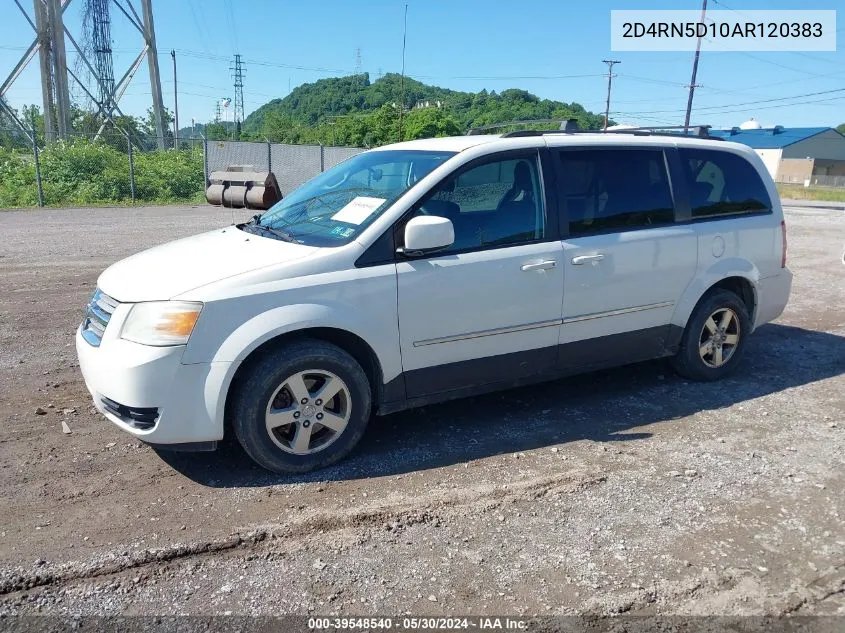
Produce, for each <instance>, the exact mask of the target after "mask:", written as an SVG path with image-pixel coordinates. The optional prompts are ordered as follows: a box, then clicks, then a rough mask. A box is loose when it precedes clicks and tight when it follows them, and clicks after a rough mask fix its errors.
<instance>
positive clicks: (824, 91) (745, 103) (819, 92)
mask: <svg viewBox="0 0 845 633" xmlns="http://www.w3.org/2000/svg"><path fill="white" fill-rule="evenodd" d="M839 92H845V88H835V89H833V90H821V91H818V92H807V93H804V94H800V95H791V96H788V97H775V98H773V99H759V100H757V101H743V102H740V103H728V104H722V105H717V106H703V107H701V108H698V111H699V112H700V111H702V110H722V109H723V108H734V107H738V106H749V105H758V104H765V103H773V102H775V101H789V100H792V99H804V98H806V97H817V96H819V95H826V94H834V93H839ZM784 105H796V104H792V103H789V104H784ZM679 111H680V109H674V110H650V111H648V112H642V113H640V114H670V113H674V112H679Z"/></svg>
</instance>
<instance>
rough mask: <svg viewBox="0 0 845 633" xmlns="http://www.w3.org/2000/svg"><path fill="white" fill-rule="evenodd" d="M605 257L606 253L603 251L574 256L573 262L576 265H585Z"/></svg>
mask: <svg viewBox="0 0 845 633" xmlns="http://www.w3.org/2000/svg"><path fill="white" fill-rule="evenodd" d="M603 259H604V255H603V254H602V253H596V254H595V255H578V256H577V257H573V258H572V264H573V265H575V266H583V265H584V264H587V263H589V262H600V261H601V260H603Z"/></svg>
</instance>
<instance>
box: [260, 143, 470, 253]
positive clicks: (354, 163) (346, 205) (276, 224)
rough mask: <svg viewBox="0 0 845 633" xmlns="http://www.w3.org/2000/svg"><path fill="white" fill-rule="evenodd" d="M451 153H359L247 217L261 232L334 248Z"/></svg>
mask: <svg viewBox="0 0 845 633" xmlns="http://www.w3.org/2000/svg"><path fill="white" fill-rule="evenodd" d="M454 155H455V154H454V152H427V151H414V150H384V151H375V152H364V153H362V154H358V155H357V156H353V157H352V158H350V159H348V160H346V161H344V162H342V163H340V164H339V165H337V166H336V167H333V168H332V169H329V170H328V171H326V172H324V173H322V174H320V175H319V176H317V177H316V178H313V179H312V180H309V181H308V182H306V183H305V184H303V185H301V186H300V187H298V188H297V189H295V190H294V191H293V192H292V193H290V194H289V195H288V196H287V197H285V198H283V199H282V200H280V201H279V202H278V203H277V204H275V205H273V206H272V207H271V208H270V209H269V210H268V211H267V212H266V213H264V214H263V215H261V216H260V218H258V217H256V218H254V219H253V222H252V224H251V225H250V224H247V225H244V228H245V229H247V230H248V227H250V226H252V227H253V228H255V229H258V228H259V227H263V228H265V229H268V230H266V231H264V232H262V234H264V235H267V236H269V237H276V238H277V239H287V240H289V241H294V242H298V243H300V244H306V245H309V246H339V245H341V244H346V243H348V242H349V241H351V240H353V239H355V237H356V236H357V235H358V234H359V233H360V232H361V231H363V230H364V228H366V227H367V226H368V225H369V224H370V223H372V222H373V221H374V220H375V219H376V218H377V217H378V216H379V215H381V214H382V213H383V212H384V211H385V210H386V209H387V208H388V207H389V206H390V205H391V204H393V203H394V202H395V201H396V200H397V199H398V198H399V197H400V196H401V195H402V194H403V193H405V191H407V190H408V189H409V188H410V187H411V186H413V185H414V183H416V182H417V181H418V180H420V179H421V178H423V177H424V176H425V175H427V174H428V173H429V172H430V171H432V170H433V169H434V168H435V167H437V166H439V165H441V164H442V163H443V162H445V161H446V160H448V159H449V158H451V157H452V156H454Z"/></svg>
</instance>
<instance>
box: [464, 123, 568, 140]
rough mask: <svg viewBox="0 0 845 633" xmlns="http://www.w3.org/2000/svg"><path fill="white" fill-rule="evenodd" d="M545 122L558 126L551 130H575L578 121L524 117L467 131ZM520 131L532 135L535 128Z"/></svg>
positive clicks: (476, 131)
mask: <svg viewBox="0 0 845 633" xmlns="http://www.w3.org/2000/svg"><path fill="white" fill-rule="evenodd" d="M541 123H542V124H546V123H557V124H558V125H559V126H560V127H559V128H558V130H552V131H553V132H558V131H559V132H575V131H577V130H578V121H577V120H576V119H525V120H520V121H505V122H503V123H492V124H491V125H482V126H479V127H474V128H470V129H469V131H468V132H467V135H468V136H475V135H476V134H482V133H484V132H489V131H490V130H497V129H499V128H503V127H512V126H514V125H539V124H541ZM521 131H522V132H531V133H532V134H525V136H534V133H535V130H521ZM519 133H520V131H516V132H509V133H508V134H511V135H513V136H519ZM536 133H537V134H543V132H536Z"/></svg>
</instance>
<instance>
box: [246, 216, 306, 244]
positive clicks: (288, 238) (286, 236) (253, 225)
mask: <svg viewBox="0 0 845 633" xmlns="http://www.w3.org/2000/svg"><path fill="white" fill-rule="evenodd" d="M260 220H261V215H260V214H257V215H254V216H252V219H250V221H249V222H246V223H245V224H242V225H241V228H242V229H243V230H245V231H247V232H248V233H256V232H257V231H258V232H260V231H263V232H265V233H269V234H270V235H274V236H276V237H277V238H279V239H280V240H283V241H285V242H294V243H299V240H297V239H296V238H295V237H294V236H293V235H291V234H290V233H286V232H285V231H282V230H280V229H275V228H273V227H272V226H267V225H266V224H261V222H260ZM256 229H257V231H256Z"/></svg>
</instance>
